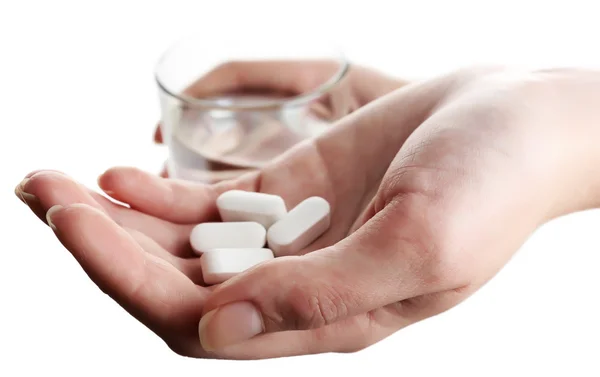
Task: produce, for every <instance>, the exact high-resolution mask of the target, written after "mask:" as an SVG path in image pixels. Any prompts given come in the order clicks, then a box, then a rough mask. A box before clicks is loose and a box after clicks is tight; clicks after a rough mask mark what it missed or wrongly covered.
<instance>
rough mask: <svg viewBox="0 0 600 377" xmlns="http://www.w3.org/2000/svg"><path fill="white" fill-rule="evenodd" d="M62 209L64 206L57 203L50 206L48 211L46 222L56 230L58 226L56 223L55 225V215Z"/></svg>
mask: <svg viewBox="0 0 600 377" xmlns="http://www.w3.org/2000/svg"><path fill="white" fill-rule="evenodd" d="M62 209H63V206H61V205H60V204H57V205H54V206H52V207H50V209H49V210H48V212H46V223H48V226H49V227H50V228H52V230H53V231H55V232H56V231H57V228H56V225H54V222H53V217H54V216H56V214H57V213H58V212H60V211H61V210H62Z"/></svg>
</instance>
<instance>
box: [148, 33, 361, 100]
mask: <svg viewBox="0 0 600 377" xmlns="http://www.w3.org/2000/svg"><path fill="white" fill-rule="evenodd" d="M179 42H181V41H179ZM178 45H179V43H178V42H176V43H173V44H172V45H171V47H169V48H167V49H166V50H165V51H164V52H163V53H162V54H161V56H160V58H159V59H158V61H157V63H156V64H155V67H154V79H155V81H156V84H157V85H158V87H159V89H160V90H161V91H163V92H164V93H166V94H167V95H169V96H171V97H173V98H176V99H178V100H179V101H181V102H184V103H186V104H189V105H191V106H193V107H204V108H209V109H214V110H237V111H241V110H254V111H260V110H274V109H278V108H286V107H295V106H301V105H305V104H308V103H309V102H311V101H313V100H315V99H317V98H319V97H321V96H322V95H324V94H326V93H327V92H329V91H330V90H331V89H332V88H333V87H335V86H336V85H337V84H338V83H339V82H340V81H341V80H342V79H343V78H344V77H345V76H346V74H347V73H348V71H349V69H350V61H349V60H348V59H347V57H346V56H345V55H344V54H343V53H341V52H340V51H338V52H337V54H335V55H336V56H335V57H333V58H331V60H332V61H334V62H336V63H338V68H337V70H336V72H335V73H334V74H332V75H331V76H330V77H329V78H328V79H327V80H325V81H324V82H323V83H322V84H320V85H319V86H318V87H316V88H315V89H312V90H310V91H307V92H305V93H300V94H298V95H295V96H292V97H288V98H281V99H272V100H269V101H265V102H262V103H260V104H248V105H243V104H231V103H229V101H226V100H224V99H206V98H194V97H191V96H188V95H185V94H179V93H176V92H175V91H174V90H172V89H170V88H169V87H168V85H166V84H165V83H164V82H163V80H161V78H160V74H159V69H160V66H161V64H162V63H163V61H164V60H165V59H166V58H167V56H168V55H169V53H171V52H172V50H173V49H174V48H176V47H177V46H178ZM226 102H227V103H226Z"/></svg>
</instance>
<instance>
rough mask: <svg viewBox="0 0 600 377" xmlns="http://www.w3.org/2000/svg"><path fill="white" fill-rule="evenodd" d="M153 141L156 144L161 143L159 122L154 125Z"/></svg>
mask: <svg viewBox="0 0 600 377" xmlns="http://www.w3.org/2000/svg"><path fill="white" fill-rule="evenodd" d="M154 142H155V143H156V144H162V143H163V137H162V131H161V129H160V123H158V124H157V125H156V130H155V131H154Z"/></svg>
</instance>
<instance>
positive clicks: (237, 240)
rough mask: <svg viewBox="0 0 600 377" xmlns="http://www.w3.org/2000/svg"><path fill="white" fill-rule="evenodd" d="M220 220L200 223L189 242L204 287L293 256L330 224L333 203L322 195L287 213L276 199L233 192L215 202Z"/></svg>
mask: <svg viewBox="0 0 600 377" xmlns="http://www.w3.org/2000/svg"><path fill="white" fill-rule="evenodd" d="M217 208H218V210H219V215H220V216H221V221H222V222H211V223H202V224H198V225H196V226H195V227H194V229H193V230H192V233H191V234H190V244H191V246H192V249H193V250H194V252H195V253H196V254H198V255H199V256H200V264H201V267H202V275H203V277H204V282H205V283H206V284H209V285H212V284H219V283H222V282H224V281H226V280H227V279H230V278H232V277H233V276H235V275H237V274H239V273H241V272H243V271H245V270H247V269H249V268H251V267H254V266H256V265H258V264H260V263H262V262H265V261H268V260H271V259H273V258H275V257H280V256H285V255H293V254H295V253H296V252H298V251H300V250H301V249H303V248H305V247H306V246H308V245H310V244H311V243H312V242H313V241H315V240H316V239H317V238H318V237H319V236H321V234H323V233H324V232H325V231H326V230H327V229H328V228H329V224H330V206H329V203H328V202H327V201H326V200H325V199H323V198H321V197H318V196H313V197H310V198H308V199H305V200H304V201H302V202H301V203H299V204H298V205H297V206H296V207H294V208H293V209H292V210H290V211H289V212H288V211H287V208H286V205H285V202H284V200H283V198H281V197H280V196H277V195H271V194H264V193H257V192H249V191H241V190H231V191H227V192H224V193H223V194H221V195H220V196H219V197H218V198H217Z"/></svg>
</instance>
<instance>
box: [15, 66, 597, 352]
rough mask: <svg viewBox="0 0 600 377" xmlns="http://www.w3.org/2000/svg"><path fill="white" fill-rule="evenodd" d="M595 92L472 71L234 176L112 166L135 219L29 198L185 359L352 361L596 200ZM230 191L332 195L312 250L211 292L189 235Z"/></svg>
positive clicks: (59, 185) (43, 194) (37, 188)
mask: <svg viewBox="0 0 600 377" xmlns="http://www.w3.org/2000/svg"><path fill="white" fill-rule="evenodd" d="M598 94H600V75H599V74H598V73H594V72H583V71H576V70H573V71H567V70H564V71H537V72H511V71H504V70H500V69H477V70H476V69H470V70H463V71H459V72H455V73H453V74H450V75H447V76H444V77H440V78H437V79H434V80H430V81H426V82H422V83H415V84H411V85H408V86H406V87H404V88H402V89H399V90H397V91H395V92H393V93H390V94H388V95H386V96H384V97H383V98H380V99H378V100H375V101H373V102H372V103H370V104H368V105H366V106H364V107H363V108H361V109H359V110H357V111H356V112H354V113H353V114H352V115H350V116H347V117H345V118H343V119H342V120H341V121H339V122H338V123H337V124H336V125H335V127H333V128H331V129H330V130H329V131H328V132H326V133H325V134H323V135H322V136H320V137H319V138H318V139H316V140H314V141H306V142H303V143H302V144H299V145H298V146H297V147H295V148H294V149H293V150H290V151H289V152H288V153H287V154H286V155H285V157H284V158H282V159H279V160H278V161H277V162H275V163H273V164H271V165H269V166H267V167H266V168H264V169H263V170H261V171H260V172H256V173H250V174H248V175H246V176H244V177H242V178H240V179H238V180H235V181H230V182H222V183H219V184H216V185H212V186H205V185H201V184H195V183H189V182H180V181H176V180H169V179H161V178H159V177H154V176H152V175H150V174H146V173H142V172H140V171H138V170H135V169H131V168H115V169H111V170H109V171H108V172H106V173H105V174H104V175H102V176H101V177H100V181H99V183H100V186H101V187H102V188H103V189H104V190H105V191H106V192H107V193H108V194H109V195H111V196H112V197H113V198H115V199H117V200H119V201H121V202H124V203H127V204H129V205H130V206H131V209H124V208H122V207H113V206H116V205H114V204H107V202H106V201H105V200H103V199H101V198H100V197H99V195H97V194H94V196H92V195H91V194H89V193H88V192H87V191H84V189H83V188H81V187H80V186H76V184H75V183H74V182H73V181H71V180H70V179H68V178H66V177H64V176H62V175H59V174H56V173H37V174H35V175H33V176H32V177H31V178H30V179H29V180H28V181H26V182H25V184H24V185H23V187H21V188H20V189H19V190H18V193H19V194H21V195H23V197H24V199H25V200H26V201H27V203H28V204H30V206H31V207H32V209H34V212H36V213H38V214H39V215H40V216H41V217H43V214H44V211H47V210H48V208H49V206H51V205H53V204H57V203H58V204H63V205H66V206H65V207H63V208H62V209H61V208H59V209H57V210H52V211H51V212H50V213H48V217H49V218H50V219H51V220H52V223H53V227H54V228H55V232H56V234H57V237H58V238H59V239H60V240H61V242H63V244H64V245H65V246H66V247H67V248H68V249H69V250H70V251H71V252H72V253H73V255H74V256H75V257H76V258H77V260H78V261H79V262H80V263H81V264H82V266H83V268H84V269H85V270H86V271H87V272H88V274H89V275H90V277H91V278H92V279H94V281H95V282H96V283H97V284H98V285H99V286H100V287H101V288H102V289H103V290H104V291H105V292H107V293H108V294H110V295H111V296H112V297H113V298H115V300H117V301H118V302H119V303H121V305H123V306H124V307H125V308H126V309H128V310H129V311H130V312H131V313H132V314H133V315H135V316H136V317H137V318H139V319H140V320H141V321H142V322H144V323H146V325H147V326H149V327H150V328H151V329H153V331H155V332H156V333H157V334H159V336H161V337H162V338H163V339H165V341H166V342H167V343H168V344H169V345H170V347H171V348H172V349H174V350H176V351H177V352H179V353H182V354H186V355H190V356H199V357H221V358H243V359H248V358H267V357H278V356H288V355H299V354H310V353H321V352H351V351H356V350H359V349H362V348H364V347H366V346H368V345H371V344H373V343H375V342H377V341H379V340H381V339H383V338H385V337H387V336H389V335H390V334H392V333H394V332H396V331H398V330H399V329H401V328H403V327H406V326H408V325H410V324H412V323H415V322H417V321H420V320H423V319H425V318H428V317H431V316H433V315H436V314H439V313H441V312H443V311H445V310H448V309H449V308H451V307H453V306H455V305H457V304H458V303H460V302H461V301H462V300H464V299H466V298H467V297H468V296H469V295H470V294H472V293H473V292H475V291H476V290H477V289H478V288H480V287H481V286H482V285H483V284H485V283H486V282H487V281H488V280H489V279H491V278H492V277H493V276H494V275H495V274H496V273H497V272H498V271H499V270H500V269H501V268H502V266H503V265H504V264H505V263H506V262H507V261H508V260H509V258H510V257H511V256H512V255H513V253H514V252H515V251H516V250H517V249H518V248H519V246H520V245H521V244H522V243H523V242H524V241H525V240H526V238H527V237H528V236H529V235H530V234H531V233H532V232H533V231H534V230H535V229H536V228H537V227H538V226H540V225H541V224H543V223H544V222H546V221H548V220H550V219H552V218H554V217H557V216H561V215H563V214H566V213H570V212H574V211H578V210H583V209H586V208H591V207H594V206H597V205H598V195H597V194H596V193H597V192H600V190H599V189H600V178H598V175H597V174H593V172H594V171H595V169H594V165H597V164H599V163H600V153H599V152H598V149H597V148H596V145H595V144H596V143H595V140H598V137H599V136H600V127H598V126H597V124H598V123H599V121H600V111H598V110H597V109H598V108H600V107H599V106H598V105H599V103H598V101H599V100H598V98H600V96H598ZM232 188H239V189H244V190H256V191H261V192H268V193H274V194H278V195H281V196H283V197H284V198H285V200H286V203H287V205H288V207H290V208H291V207H293V206H294V205H295V204H297V203H298V202H300V201H301V200H302V199H304V198H306V197H308V196H311V195H319V196H322V197H324V198H326V199H327V200H328V201H329V202H330V203H331V205H332V226H331V228H330V229H329V230H328V232H326V233H325V234H324V235H323V236H322V237H321V238H319V239H318V240H317V241H316V242H315V243H314V244H312V245H310V246H309V247H308V248H306V249H305V250H302V252H301V253H300V255H297V256H290V257H282V258H278V259H275V260H273V261H270V262H267V263H264V264H261V265H259V266H257V267H255V268H252V269H250V270H248V271H246V272H245V273H242V274H240V275H238V276H236V277H235V278H233V279H230V280H229V281H227V282H225V283H223V284H221V285H219V286H216V287H212V288H205V287H202V286H201V284H202V281H201V280H200V279H198V276H200V271H199V270H198V264H197V259H192V258H189V249H188V246H187V242H186V241H187V239H186V237H187V236H188V235H189V231H190V229H191V226H192V224H195V223H198V222H202V221H209V220H211V219H214V218H215V216H216V211H215V208H214V200H215V197H216V196H217V195H218V194H219V193H220V192H223V191H225V190H228V189H232ZM32 194H33V195H35V197H32V196H30V195H32ZM74 202H79V203H87V205H73V204H69V203H74ZM98 203H99V204H98ZM102 211H106V212H108V214H109V216H107V215H105V214H103V213H102ZM136 237H137V238H136ZM142 249H144V250H142ZM115 261H118V263H115ZM186 275H187V276H188V277H186ZM192 281H195V282H196V283H198V284H199V285H200V286H197V285H195V284H194V283H193V282H192ZM200 315H202V319H201V321H200V324H199V332H200V340H201V344H202V345H203V348H201V347H200V343H199V342H198V335H197V332H196V326H197V321H198V319H199V318H200Z"/></svg>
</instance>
